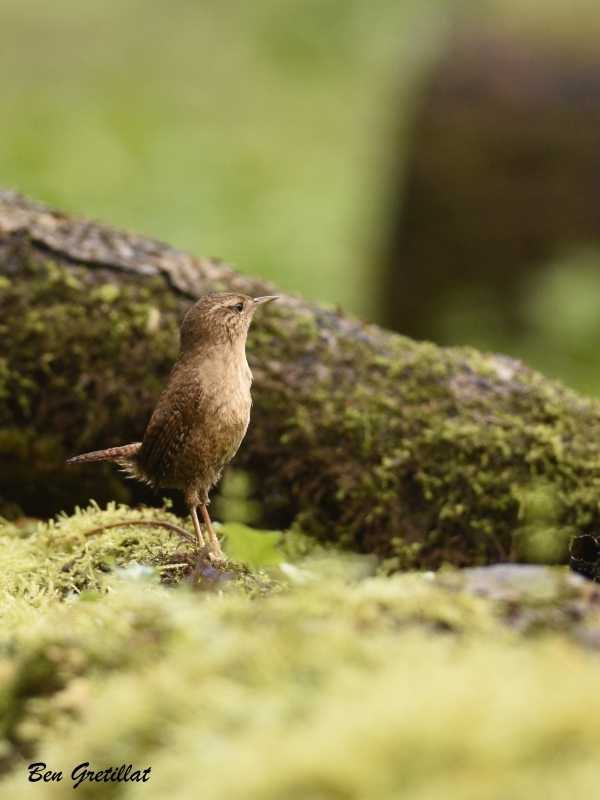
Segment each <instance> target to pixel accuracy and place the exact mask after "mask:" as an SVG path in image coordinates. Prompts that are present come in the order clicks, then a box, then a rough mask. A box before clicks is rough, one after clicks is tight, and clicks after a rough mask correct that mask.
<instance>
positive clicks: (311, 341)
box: [0, 192, 600, 570]
mask: <svg viewBox="0 0 600 800" xmlns="http://www.w3.org/2000/svg"><path fill="white" fill-rule="evenodd" d="M0 264H1V266H2V283H1V284H0V324H1V325H2V326H3V327H2V330H3V334H4V338H5V346H4V348H3V353H2V360H1V361H0V369H1V373H0V495H1V496H2V500H3V503H4V509H5V511H4V513H10V512H11V508H12V509H13V511H14V508H15V506H11V504H16V505H18V506H20V508H21V509H22V510H23V511H24V512H26V513H29V514H35V515H37V516H43V517H49V516H51V515H52V514H53V513H55V512H56V511H58V510H60V509H61V508H65V509H66V510H70V509H71V507H72V505H73V504H74V503H76V502H77V503H80V504H84V503H86V502H87V500H88V498H89V497H93V498H94V499H95V500H97V501H98V502H100V503H103V502H105V501H106V500H107V499H109V498H110V499H116V500H124V499H128V498H129V499H131V498H133V499H136V498H138V497H139V495H136V494H135V492H137V491H138V490H137V489H135V490H134V486H135V485H134V484H127V485H126V484H125V483H124V482H123V481H122V480H121V479H120V477H119V476H118V474H117V473H116V471H115V470H114V469H113V468H112V467H110V466H105V467H104V468H102V467H99V466H98V465H92V467H87V468H83V467H82V468H81V469H77V470H72V471H69V470H68V469H67V468H65V467H64V465H63V461H64V458H65V456H66V455H67V454H68V455H71V454H73V453H75V452H78V451H80V450H83V449H93V448H95V447H107V446H111V445H113V444H123V443H126V442H129V441H134V440H136V439H139V438H140V436H141V435H142V433H143V430H144V427H145V425H146V423H147V420H148V418H149V415H150V413H151V411H152V408H153V405H154V403H155V401H156V399H157V397H158V394H159V392H160V390H161V388H162V386H163V385H164V382H165V380H166V377H167V375H168V372H169V369H170V366H171V363H172V361H173V358H174V355H175V353H176V347H177V328H178V325H179V322H180V320H181V318H182V316H183V314H184V312H185V310H186V309H187V308H188V307H189V305H190V303H191V302H193V301H194V299H196V298H197V297H200V296H201V295H202V294H205V293H206V292H208V291H223V290H232V291H243V292H246V293H249V294H254V295H257V294H275V293H279V292H277V290H276V288H275V287H273V286H272V285H268V284H265V283H263V282H261V281H258V280H253V279H250V278H247V277H244V276H242V275H240V274H239V273H236V272H235V271H233V270H232V269H231V268H229V267H227V266H223V265H219V264H216V263H213V262H207V261H202V260H200V259H196V258H194V257H192V256H190V255H187V254H185V253H181V252H180V251H177V250H173V249H171V248H169V247H167V246H166V245H161V244H159V243H156V242H153V241H151V240H147V239H143V238H141V237H135V236H131V235H127V234H122V233H119V232H118V231H114V230H112V229H109V228H105V227H103V226H100V225H96V224H93V223H89V222H86V221H81V220H77V219H73V218H70V217H65V216H64V215H60V214H59V213H57V212H53V211H51V210H49V209H48V208H46V207H44V206H39V205H36V204H34V203H31V202H29V201H27V200H24V199H23V198H21V197H20V196H18V195H15V194H13V193H8V192H5V193H0ZM279 294H280V293H279ZM247 350H248V357H249V362H250V365H251V368H252V370H253V372H254V376H255V383H254V387H253V398H254V407H253V412H252V419H251V424H250V429H249V432H248V435H247V437H246V440H245V441H244V444H243V445H242V448H241V450H240V453H239V454H238V456H237V457H236V461H235V465H236V466H237V467H241V468H244V469H246V470H248V471H249V472H251V473H253V475H254V476H255V478H256V480H255V483H256V486H257V489H256V499H257V500H259V501H260V503H261V504H262V509H263V518H262V525H263V527H264V526H272V527H276V528H283V527H289V526H290V525H295V526H296V527H300V528H302V529H303V530H304V531H305V532H306V533H308V534H309V535H311V536H315V537H317V538H319V539H321V540H324V541H331V542H336V543H338V544H339V545H341V546H343V547H347V548H352V549H357V550H360V551H364V552H372V553H376V554H377V555H379V556H381V557H382V558H384V559H387V561H386V563H387V566H388V568H389V569H390V570H393V569H400V568H407V567H413V566H428V567H437V566H439V565H440V564H441V563H443V562H450V563H453V564H457V565H468V564H482V563H486V562H490V561H505V560H509V561H510V560H515V559H518V558H522V557H524V552H523V547H522V540H523V530H524V528H526V527H527V525H529V526H531V524H532V523H531V520H528V521H525V522H527V524H525V522H524V519H523V517H524V515H525V516H526V514H527V509H526V505H527V503H526V502H525V501H524V499H523V498H524V497H526V496H531V493H532V492H533V493H535V492H536V491H537V488H536V487H538V486H542V487H543V491H544V492H546V493H548V492H549V493H550V494H551V495H552V497H553V503H552V507H553V508H554V512H553V514H554V516H553V519H552V520H548V519H545V524H547V525H548V526H550V527H553V528H554V529H556V530H569V531H573V532H588V531H591V530H594V529H595V527H596V526H597V524H598V521H599V518H600V504H599V496H600V495H599V491H598V489H599V486H600V448H599V443H598V432H599V428H600V403H599V402H598V401H596V400H594V399H587V398H582V397H580V396H578V395H577V394H576V393H574V392H572V391H569V390H568V389H566V388H564V387H563V386H562V385H560V384H559V383H556V382H553V381H549V380H546V379H545V378H543V377H542V376H541V375H539V374H537V373H535V372H533V371H532V370H530V369H529V368H527V367H526V366H525V365H523V364H521V363H520V362H518V361H515V360H511V359H508V358H506V357H503V356H497V355H485V354H481V353H479V352H477V351H475V350H472V349H469V348H453V349H446V348H439V347H436V346H435V345H433V344H430V343H426V342H415V341H412V340H409V339H407V338H405V337H402V336H398V335H396V334H392V333H389V332H386V331H383V330H381V329H379V328H377V327H376V326H373V325H368V324H366V323H364V322H362V321H360V320H358V319H356V318H353V317H351V316H348V315H345V314H343V313H341V312H338V311H333V310H331V309H328V308H324V307H323V306H320V305H318V304H315V303H310V302H307V301H303V300H300V299H297V298H294V297H290V296H285V295H284V296H282V298H281V300H280V301H279V302H278V303H275V304H272V305H271V306H269V308H268V310H265V312H264V313H262V314H260V315H259V314H257V315H256V319H255V323H254V325H253V327H252V329H251V332H250V336H249V340H248V348H247ZM126 486H128V487H129V488H126ZM530 505H531V504H530ZM534 505H535V504H534ZM525 549H526V548H525ZM563 550H564V548H563ZM559 557H560V558H563V557H564V558H566V552H564V554H563V555H560V556H559Z"/></svg>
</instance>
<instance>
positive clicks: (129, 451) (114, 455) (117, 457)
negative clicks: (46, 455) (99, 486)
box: [67, 442, 142, 466]
mask: <svg viewBox="0 0 600 800" xmlns="http://www.w3.org/2000/svg"><path fill="white" fill-rule="evenodd" d="M141 446H142V443H141V442H134V443H133V444H125V445H123V446H122V447H109V448H108V449H107V450H94V452H93V453H83V454H82V455H80V456H75V457H74V458H70V459H69V460H68V461H67V464H82V463H83V462H84V461H116V462H117V464H121V466H126V465H128V464H130V463H131V459H132V458H133V457H134V456H135V455H136V453H137V451H138V450H139V449H140V447H141Z"/></svg>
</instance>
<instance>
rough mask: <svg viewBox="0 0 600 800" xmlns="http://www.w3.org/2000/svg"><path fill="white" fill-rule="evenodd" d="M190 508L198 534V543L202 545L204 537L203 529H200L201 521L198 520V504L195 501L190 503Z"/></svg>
mask: <svg viewBox="0 0 600 800" xmlns="http://www.w3.org/2000/svg"><path fill="white" fill-rule="evenodd" d="M189 509H190V517H191V518H192V522H193V523H194V530H195V531H196V536H197V537H198V544H199V545H200V547H203V546H204V538H203V537H202V531H201V530H200V523H199V522H198V512H197V511H196V506H195V505H194V504H193V503H190V505H189Z"/></svg>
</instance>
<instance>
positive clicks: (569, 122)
mask: <svg viewBox="0 0 600 800" xmlns="http://www.w3.org/2000/svg"><path fill="white" fill-rule="evenodd" d="M599 86H600V62H599V61H598V59H597V56H595V57H594V58H593V59H592V58H590V57H589V56H588V57H587V58H584V57H583V55H582V53H581V52H574V51H573V49H572V48H571V49H569V48H568V47H566V46H565V47H563V48H561V47H560V46H559V44H558V43H557V41H547V42H546V43H544V42H543V41H541V40H540V38H533V37H530V38H525V37H516V36H515V35H514V34H512V35H511V34H510V33H508V32H507V31H506V30H503V29H502V27H499V28H498V27H495V28H494V29H493V30H491V29H490V28H489V27H487V26H484V25H474V26H473V27H471V28H468V29H467V30H465V31H462V32H461V34H460V35H459V36H457V38H456V39H455V40H454V42H453V43H452V45H451V47H450V48H449V49H448V52H447V53H446V54H445V55H444V57H443V58H442V59H441V60H440V62H439V64H438V65H437V67H436V68H435V69H433V70H432V72H431V77H430V80H429V83H428V85H427V86H426V87H425V89H424V92H423V99H422V106H421V110H420V112H419V115H418V118H417V120H416V125H415V132H414V146H413V149H412V152H411V154H410V161H409V164H408V173H407V181H406V184H403V185H402V186H401V187H399V190H400V192H401V195H402V213H401V215H400V217H399V219H398V220H397V227H396V230H395V231H394V232H393V234H392V235H393V241H392V243H391V248H390V256H389V265H388V271H389V277H388V287H387V289H388V290H387V293H386V297H387V309H386V311H387V316H388V319H389V321H390V324H391V325H392V327H393V328H394V329H395V330H398V331H401V332H402V333H404V334H407V335H409V336H415V337H418V338H428V339H434V340H435V341H437V342H440V343H445V344H453V343H454V341H455V338H454V337H455V336H456V334H455V331H454V329H455V326H456V318H457V315H458V314H460V313H461V312H463V313H469V312H470V314H471V315H472V314H473V310H475V312H477V310H479V316H477V315H476V325H478V327H477V328H476V330H475V335H478V336H479V340H482V339H483V340H484V341H485V339H486V338H488V340H489V335H488V336H487V337H486V332H487V331H490V330H491V331H492V334H491V335H492V337H495V340H496V341H498V339H499V337H501V336H503V335H504V337H505V338H506V336H507V334H508V335H510V334H517V335H519V334H522V332H523V330H524V329H525V330H526V329H527V324H528V322H527V319H526V318H525V317H524V313H523V308H522V305H523V295H524V293H525V292H526V291H527V289H528V288H529V286H530V284H531V281H532V279H535V278H536V277H537V276H539V275H540V274H541V272H542V270H543V269H544V267H545V266H546V265H547V262H548V260H549V259H551V258H555V257H557V256H561V255H563V251H564V250H565V248H566V249H567V250H568V249H569V248H572V247H575V246H577V245H582V244H583V245H586V246H587V245H589V244H590V243H593V242H595V243H598V242H600V94H599V91H598V88H599ZM461 303H466V308H465V309H463V308H461ZM481 317H483V320H482V321H481V323H479V320H480V319H481ZM459 324H462V325H463V326H466V327H465V328H464V329H465V330H466V332H467V333H466V336H465V335H463V337H462V338H461V341H465V340H467V339H468V336H469V332H470V329H469V327H468V326H469V325H470V324H472V323H470V322H469V321H468V320H467V321H466V322H465V321H464V320H463V321H462V323H460V321H459ZM459 335H460V334H459Z"/></svg>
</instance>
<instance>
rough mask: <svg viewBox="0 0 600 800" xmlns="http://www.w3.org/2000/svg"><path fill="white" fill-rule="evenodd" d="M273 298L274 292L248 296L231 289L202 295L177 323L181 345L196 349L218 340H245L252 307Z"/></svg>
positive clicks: (255, 307)
mask: <svg viewBox="0 0 600 800" xmlns="http://www.w3.org/2000/svg"><path fill="white" fill-rule="evenodd" d="M277 299H278V298H277V297H276V296H268V297H255V298H252V297H248V295H245V294H236V293H233V292H223V293H221V294H208V295H206V296H205V297H202V298H201V299H200V300H198V302H197V303H195V304H194V305H193V306H192V307H191V308H190V310H189V311H188V313H187V314H186V315H185V319H184V320H183V324H182V326H181V349H182V350H187V349H192V348H193V349H196V348H197V347H199V346H206V345H210V344H213V343H214V344H218V343H219V342H231V343H232V344H235V343H236V342H241V343H242V344H243V343H245V341H246V335H247V333H248V328H249V327H250V323H251V322H252V317H253V316H254V312H255V311H256V309H257V308H258V307H259V306H260V305H263V304H264V303H269V302H270V301H271V300H277Z"/></svg>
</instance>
